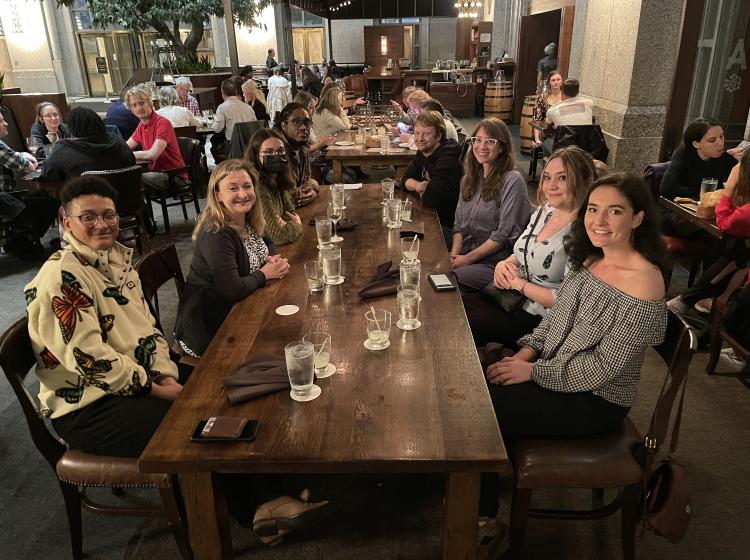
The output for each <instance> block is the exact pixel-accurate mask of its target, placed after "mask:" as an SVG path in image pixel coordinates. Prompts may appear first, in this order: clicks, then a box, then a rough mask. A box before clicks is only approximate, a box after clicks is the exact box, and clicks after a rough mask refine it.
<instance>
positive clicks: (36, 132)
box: [29, 101, 71, 157]
mask: <svg viewBox="0 0 750 560" xmlns="http://www.w3.org/2000/svg"><path fill="white" fill-rule="evenodd" d="M70 136H71V134H70V130H68V127H67V125H66V124H65V123H63V122H62V113H61V112H60V109H58V108H57V106H56V105H55V104H53V103H50V102H49V101H42V102H41V103H39V104H37V106H36V120H35V121H34V124H32V125H31V134H30V136H29V150H31V152H32V153H33V154H34V155H35V156H36V157H45V156H46V155H47V154H48V153H49V151H50V149H51V148H52V146H53V145H54V144H55V142H57V141H58V140H60V139H62V138H70ZM45 147H46V150H45Z"/></svg>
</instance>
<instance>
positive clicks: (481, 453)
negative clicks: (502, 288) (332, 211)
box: [139, 185, 510, 474]
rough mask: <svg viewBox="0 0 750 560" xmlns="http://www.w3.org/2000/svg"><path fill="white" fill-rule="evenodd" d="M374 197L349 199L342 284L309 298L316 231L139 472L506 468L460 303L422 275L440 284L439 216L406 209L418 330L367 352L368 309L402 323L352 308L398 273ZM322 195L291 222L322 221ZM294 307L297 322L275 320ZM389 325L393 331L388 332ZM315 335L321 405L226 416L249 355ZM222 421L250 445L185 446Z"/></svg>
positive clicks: (247, 314)
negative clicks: (384, 267)
mask: <svg viewBox="0 0 750 560" xmlns="http://www.w3.org/2000/svg"><path fill="white" fill-rule="evenodd" d="M381 196H382V195H381V190H380V185H367V186H365V187H364V188H363V189H361V190H356V191H347V217H348V218H350V219H352V220H353V221H354V222H356V223H357V224H358V227H357V228H356V229H355V230H353V231H346V232H342V236H343V237H344V241H343V243H342V244H341V246H342V274H343V275H344V276H345V277H346V281H345V282H344V283H343V284H342V285H339V286H326V287H325V291H324V292H323V293H322V294H316V295H310V294H309V293H308V290H307V284H306V279H305V277H304V270H303V263H305V262H307V261H309V260H313V259H316V258H317V249H316V237H315V229H314V228H313V227H310V226H307V225H305V233H304V236H303V237H302V238H301V239H300V240H298V241H297V242H295V243H293V244H290V245H285V246H283V247H281V254H282V255H283V256H285V257H287V258H289V259H290V262H291V264H292V268H291V272H290V273H289V275H288V276H287V277H286V278H285V279H283V280H281V281H273V282H270V283H269V284H268V285H267V286H266V287H264V288H263V289H260V290H258V291H257V292H255V293H254V294H252V295H251V296H249V297H248V298H246V299H245V300H243V301H241V302H238V303H237V304H236V305H235V306H234V308H233V309H232V311H231V313H230V315H229V316H228V317H227V319H226V320H225V321H224V324H223V325H222V327H221V329H220V330H219V332H218V333H217V335H216V336H215V337H214V339H213V341H212V343H211V345H210V346H209V348H208V349H207V351H206V354H205V355H204V356H203V358H202V359H201V361H200V364H199V365H198V367H197V368H196V369H195V371H194V372H193V374H192V376H191V377H190V379H189V381H188V382H187V384H186V386H185V389H184V391H183V392H182V394H181V396H180V398H179V399H178V400H177V401H176V402H175V403H174V404H173V405H172V407H171V409H170V410H169V413H168V414H167V416H166V417H165V419H164V420H163V422H162V423H161V426H160V427H159V430H158V431H157V432H156V434H155V435H154V437H153V438H152V439H151V442H150V443H149V445H148V447H147V448H146V450H145V451H144V453H143V454H142V455H141V457H140V459H139V466H140V469H141V470H142V471H145V472H202V471H207V470H211V471H217V472H222V471H223V472H329V473H339V472H363V473H364V472H456V471H462V472H466V471H473V472H479V471H490V470H492V471H496V472H500V473H504V474H507V473H508V472H510V466H509V462H508V458H507V455H506V451H505V448H504V445H503V442H502V438H501V435H500V431H499V428H498V425H497V421H496V418H495V415H494V412H493V409H492V403H491V401H490V398H489V392H488V390H487V386H486V384H485V380H484V376H483V374H482V370H481V366H480V364H479V359H478V357H477V353H476V351H475V348H474V344H473V342H472V337H471V333H470V330H469V327H468V323H467V321H466V315H465V313H464V309H463V305H462V303H461V298H460V296H459V294H458V292H457V291H454V292H439V293H438V292H435V291H433V290H432V288H431V287H430V285H429V283H428V281H427V274H428V273H431V272H438V271H449V270H450V265H449V260H448V252H447V250H446V248H445V245H444V242H443V238H442V234H441V231H440V226H439V222H438V220H437V215H436V214H435V211H434V210H432V209H427V208H423V207H422V206H421V204H420V202H419V200H418V199H414V209H413V214H412V216H413V217H414V218H415V219H417V220H421V221H424V224H425V239H426V241H425V242H424V243H423V244H422V247H421V248H420V254H419V256H420V259H421V262H422V282H421V294H422V303H421V308H420V320H421V321H422V327H421V328H419V329H418V330H416V331H410V332H406V331H401V330H400V329H398V328H397V327H396V326H395V324H394V325H393V326H392V327H391V338H390V340H391V346H390V348H388V349H386V350H383V351H379V352H371V351H368V350H366V349H365V348H364V347H363V342H364V340H365V339H366V330H365V321H364V313H365V311H367V310H368V309H369V307H370V306H371V305H374V306H375V307H376V308H386V309H388V310H390V311H391V312H392V313H394V314H395V315H396V316H397V303H396V297H395V296H391V297H385V298H379V299H374V300H364V301H363V300H360V298H359V296H358V295H357V292H358V291H359V290H360V289H361V288H362V287H363V286H365V285H366V284H368V283H369V281H370V279H371V277H372V275H373V274H374V271H375V267H376V266H377V265H378V264H380V263H382V262H384V261H387V260H392V261H393V262H394V266H396V265H397V264H398V262H399V260H400V243H399V235H398V231H394V230H388V229H387V228H385V227H384V226H383V225H382V212H381V206H380V201H381ZM329 200H330V192H329V190H328V189H326V188H323V189H321V193H320V196H319V198H318V200H317V201H316V202H314V203H313V204H312V205H310V206H308V207H306V208H302V209H301V211H300V214H301V217H302V223H303V224H307V223H308V222H309V220H310V219H311V218H313V217H314V216H315V215H320V214H323V213H324V208H325V207H326V206H327V203H328V201H329ZM285 304H293V305H297V306H299V308H300V311H299V312H298V313H297V314H295V315H291V316H279V315H277V314H276V313H275V309H276V308H277V307H278V306H280V305H285ZM394 323H395V319H394ZM312 330H325V331H327V332H329V333H330V334H331V336H332V339H333V352H332V357H331V363H333V364H335V365H336V366H337V368H338V370H337V372H336V374H335V375H333V376H331V377H329V378H326V379H319V380H317V381H316V383H317V384H318V385H319V386H320V387H321V388H322V394H321V396H319V397H318V398H317V399H316V400H314V401H311V402H307V403H298V402H295V401H292V400H291V398H290V396H289V391H288V390H282V391H279V392H276V393H273V394H271V395H266V396H264V397H261V398H259V399H256V400H253V401H250V402H247V403H244V404H241V405H238V406H235V407H231V408H230V407H229V404H228V400H227V398H226V395H225V394H224V391H223V386H222V382H221V381H222V378H223V377H225V376H226V375H228V374H229V373H231V372H232V371H233V370H234V369H235V368H236V367H237V366H238V365H239V364H241V363H242V362H243V361H245V360H246V359H247V358H248V357H249V356H250V355H251V354H253V353H256V352H273V353H275V354H278V355H279V356H283V354H284V346H285V345H286V344H287V343H288V342H291V341H293V340H299V339H301V338H302V336H303V335H304V334H305V333H307V332H309V331H312ZM214 415H228V416H235V417H246V418H251V419H258V420H260V422H261V426H260V430H259V432H258V437H257V439H256V440H255V441H254V442H250V443H242V442H237V443H221V444H216V443H192V442H190V440H189V438H190V435H191V433H192V431H193V429H194V428H195V425H196V423H197V422H198V420H200V419H205V418H207V417H209V416H214Z"/></svg>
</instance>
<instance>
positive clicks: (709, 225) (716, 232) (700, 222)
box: [659, 196, 724, 239]
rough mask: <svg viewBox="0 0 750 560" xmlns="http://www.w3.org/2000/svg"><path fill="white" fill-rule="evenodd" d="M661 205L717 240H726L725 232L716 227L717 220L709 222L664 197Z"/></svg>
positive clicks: (660, 200) (661, 199) (661, 198)
mask: <svg viewBox="0 0 750 560" xmlns="http://www.w3.org/2000/svg"><path fill="white" fill-rule="evenodd" d="M659 204H660V205H661V206H663V207H664V208H667V209H669V210H671V211H672V212H674V213H675V214H677V215H678V216H682V217H683V218H686V219H687V220H688V221H689V222H690V223H691V224H693V225H695V226H698V227H699V228H701V229H702V230H703V231H707V232H708V233H710V234H711V235H713V236H714V237H716V238H717V239H723V238H724V232H723V231H721V230H720V229H719V226H717V225H716V219H713V220H708V219H706V218H701V217H699V216H698V215H697V214H696V213H695V212H693V211H692V210H690V209H689V208H686V207H685V206H683V205H681V204H677V203H676V202H674V201H673V200H670V199H668V198H665V197H663V196H660V197H659Z"/></svg>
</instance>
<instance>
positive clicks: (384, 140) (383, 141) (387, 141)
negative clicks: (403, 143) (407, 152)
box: [380, 134, 391, 154]
mask: <svg viewBox="0 0 750 560" xmlns="http://www.w3.org/2000/svg"><path fill="white" fill-rule="evenodd" d="M390 149H391V137H390V136H388V134H383V135H382V136H381V137H380V153H381V154H387V153H388V152H389V151H390Z"/></svg>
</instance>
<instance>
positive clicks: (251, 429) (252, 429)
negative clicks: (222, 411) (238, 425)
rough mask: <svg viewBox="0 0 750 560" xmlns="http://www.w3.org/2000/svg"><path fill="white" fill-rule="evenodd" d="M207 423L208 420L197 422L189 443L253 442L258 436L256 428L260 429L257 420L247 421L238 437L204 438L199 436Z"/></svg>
mask: <svg viewBox="0 0 750 560" xmlns="http://www.w3.org/2000/svg"><path fill="white" fill-rule="evenodd" d="M207 422H208V420H199V421H198V423H197V424H196V425H195V430H193V435H192V436H191V437H190V441H224V442H233V441H253V440H254V439H255V436H256V435H258V428H259V427H260V421H259V420H248V421H247V424H245V427H244V428H243V430H242V433H241V434H240V435H239V436H238V437H229V438H226V437H211V436H206V437H204V436H203V435H201V434H202V432H203V428H205V426H206V423H207Z"/></svg>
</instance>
